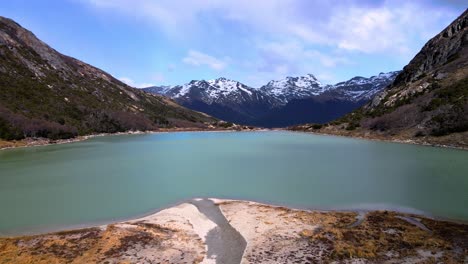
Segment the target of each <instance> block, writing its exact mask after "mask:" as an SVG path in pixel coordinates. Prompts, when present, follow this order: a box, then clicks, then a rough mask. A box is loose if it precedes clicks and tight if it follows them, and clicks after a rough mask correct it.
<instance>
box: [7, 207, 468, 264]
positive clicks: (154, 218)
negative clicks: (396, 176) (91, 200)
mask: <svg viewBox="0 0 468 264" xmlns="http://www.w3.org/2000/svg"><path fill="white" fill-rule="evenodd" d="M361 218H363V219H361ZM357 221H358V222H357ZM356 222H357V224H356ZM220 245H225V246H220ZM226 261H228V262H226ZM122 262H123V263H239V262H240V263H436V262H442V263H466V262H468V225H467V224H462V223H453V222H448V221H438V220H434V219H429V218H425V217H421V216H417V215H410V214H403V213H398V212H389V211H372V212H367V213H365V215H364V216H362V213H361V215H360V213H358V212H352V211H350V212H344V211H305V210H296V209H290V208H286V207H278V206H271V205H265V204H260V203H255V202H247V201H235V200H218V199H195V200H193V201H187V202H185V203H182V204H180V205H178V206H175V207H172V208H169V209H165V210H162V211H160V212H157V213H155V214H152V215H149V216H146V217H143V218H139V219H135V220H130V221H124V222H119V223H113V224H108V225H104V226H98V227H90V228H86V229H79V230H71V231H63V232H57V233H50V234H42V235H35V236H24V237H11V238H0V263H122Z"/></svg>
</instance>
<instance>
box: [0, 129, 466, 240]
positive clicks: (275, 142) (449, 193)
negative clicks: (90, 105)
mask: <svg viewBox="0 0 468 264" xmlns="http://www.w3.org/2000/svg"><path fill="white" fill-rule="evenodd" d="M195 197H218V198H233V199H245V200H254V201H260V202H267V203H272V204H279V205H287V206H292V207H297V208H308V209H391V210H402V211H406V212H415V213H419V214H428V215H431V216H435V217H441V218H447V219H455V220H462V221H468V151H462V150H454V149H444V148H435V147H427V146H416V145H406V144H397V143H385V142H375V141H366V140H359V139H350V138H342V137H333V136H319V135H311V134H303V133H293V132H275V131H271V132H225V133H213V132H180V133H158V134H145V135H123V136H122V135H121V136H106V137H96V138H92V139H90V140H87V141H83V142H77V143H71V144H62V145H52V146H43V147H32V148H21V149H11V150H3V151H0V201H1V203H0V235H19V234H31V233H41V232H47V231H54V230H61V229H67V228H73V227H81V226H86V225H91V224H99V223H107V222H111V221H116V220H121V219H130V218H134V217H137V216H142V215H144V214H148V213H150V212H154V211H156V210H158V209H162V208H165V207H169V206H172V205H174V204H177V203H179V202H181V201H184V200H186V199H190V198H195Z"/></svg>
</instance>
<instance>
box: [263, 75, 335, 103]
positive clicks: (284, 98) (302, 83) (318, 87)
mask: <svg viewBox="0 0 468 264" xmlns="http://www.w3.org/2000/svg"><path fill="white" fill-rule="evenodd" d="M330 88H331V87H330V86H329V85H323V84H322V83H320V82H319V81H318V80H317V78H315V76H314V75H312V74H307V75H306V76H299V77H286V78H285V79H282V80H277V81H270V82H268V83H267V84H266V85H264V86H262V87H261V88H260V91H262V92H264V93H266V94H267V95H269V96H272V97H276V98H277V99H279V100H280V101H281V102H282V103H283V104H286V103H287V102H288V101H290V100H293V99H302V98H307V97H312V96H315V95H320V94H322V93H324V92H325V91H327V90H328V89H330Z"/></svg>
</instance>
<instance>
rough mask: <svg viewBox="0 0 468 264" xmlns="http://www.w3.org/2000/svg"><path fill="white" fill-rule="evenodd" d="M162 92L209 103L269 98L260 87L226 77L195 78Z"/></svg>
mask: <svg viewBox="0 0 468 264" xmlns="http://www.w3.org/2000/svg"><path fill="white" fill-rule="evenodd" d="M161 93H162V94H164V95H166V96H169V97H171V98H173V99H175V100H176V101H194V100H200V101H202V102H204V103H206V104H209V105H210V104H213V103H217V104H241V103H244V102H258V101H262V100H266V99H268V98H266V96H265V95H264V94H263V93H262V92H260V91H259V90H258V89H254V88H251V87H248V86H247V85H245V84H242V83H240V82H237V81H233V80H229V79H226V78H218V79H215V80H208V81H205V80H200V81H195V80H194V81H191V82H189V83H187V84H184V85H180V86H174V87H172V88H170V89H168V90H165V91H162V92H161Z"/></svg>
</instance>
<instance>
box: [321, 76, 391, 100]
mask: <svg viewBox="0 0 468 264" xmlns="http://www.w3.org/2000/svg"><path fill="white" fill-rule="evenodd" d="M398 73H400V71H393V72H388V73H383V72H381V73H380V74H379V75H377V76H372V77H369V78H365V77H361V76H357V77H354V78H352V79H350V80H348V81H345V82H339V83H337V84H335V85H330V88H329V89H328V90H327V91H326V92H325V93H324V95H328V96H331V97H334V98H337V99H338V98H339V99H342V100H351V101H355V102H359V101H364V100H370V99H372V98H373V97H374V96H375V95H376V94H377V93H379V92H380V91H382V89H383V88H385V87H386V86H387V85H389V84H390V83H391V82H392V81H393V80H395V78H396V76H397V75H398Z"/></svg>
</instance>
